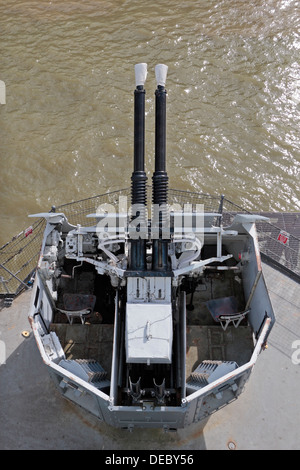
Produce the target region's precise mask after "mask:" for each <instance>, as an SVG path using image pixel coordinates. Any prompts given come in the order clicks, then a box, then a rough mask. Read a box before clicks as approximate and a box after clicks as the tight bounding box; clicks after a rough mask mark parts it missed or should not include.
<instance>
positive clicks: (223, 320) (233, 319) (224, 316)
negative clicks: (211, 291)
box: [206, 297, 250, 331]
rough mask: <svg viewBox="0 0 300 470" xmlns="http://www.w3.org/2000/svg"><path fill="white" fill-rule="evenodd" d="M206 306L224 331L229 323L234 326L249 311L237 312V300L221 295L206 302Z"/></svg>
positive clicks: (237, 324) (236, 325)
mask: <svg viewBox="0 0 300 470" xmlns="http://www.w3.org/2000/svg"><path fill="white" fill-rule="evenodd" d="M206 305H207V308H208V310H209V312H210V314H211V316H212V317H213V319H214V320H215V321H216V322H219V323H220V324H221V326H222V328H223V330H224V331H225V330H226V328H227V327H228V325H230V324H231V323H232V324H233V326H234V327H235V328H237V327H238V326H239V324H240V323H241V321H242V320H243V319H244V318H245V317H246V315H247V314H248V313H249V312H250V309H247V310H244V311H242V312H238V302H237V299H236V298H235V297H222V298H220V299H212V300H209V301H208V302H206Z"/></svg>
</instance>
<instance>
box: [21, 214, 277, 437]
mask: <svg viewBox="0 0 300 470" xmlns="http://www.w3.org/2000/svg"><path fill="white" fill-rule="evenodd" d="M57 217H60V216H57ZM243 217H244V216H243ZM56 222H57V221H56ZM64 223H65V224H66V227H67V229H68V230H67V231H66V232H65V234H64V236H63V238H64V240H66V235H67V233H68V231H69V230H72V229H74V228H73V227H70V226H68V225H67V222H66V221H65V222H64ZM58 226H59V227H60V226H61V224H58V225H57V223H55V224H53V218H52V220H48V224H47V227H46V231H45V238H44V242H43V246H42V253H41V257H40V261H39V264H38V268H37V272H36V277H35V282H34V286H33V291H32V302H31V308H30V312H29V320H30V323H31V326H32V329H33V333H34V336H35V339H36V342H37V345H38V348H39V350H40V354H41V356H42V359H43V361H44V362H45V364H46V365H47V367H48V369H49V372H50V374H51V376H52V377H53V380H54V382H55V383H56V385H57V388H58V390H59V391H60V392H61V394H62V395H63V397H65V398H67V399H68V400H71V401H72V402H74V403H76V404H77V405H79V406H80V407H82V408H84V409H85V410H87V411H88V412H90V413H92V414H93V415H95V416H96V417H97V418H98V419H99V420H100V421H104V422H106V423H107V424H109V425H111V426H114V427H118V428H128V429H132V428H134V427H143V428H163V429H165V430H174V429H179V428H183V427H185V426H189V425H190V424H192V423H197V422H198V421H200V420H202V419H204V418H207V417H208V416H209V415H211V414H212V413H214V412H215V411H217V410H219V409H220V408H222V407H224V406H225V405H227V404H228V403H231V402H232V401H234V400H235V399H236V398H237V397H238V396H239V395H240V394H241V393H242V391H243V389H244V386H245V383H246V382H247V380H248V379H249V376H250V374H251V372H252V369H253V366H254V365H255V363H256V360H257V358H258V356H259V354H260V352H261V350H262V349H264V347H265V344H266V340H267V337H268V335H269V333H270V330H271V328H272V326H273V323H274V321H275V318H274V313H273V310H272V306H271V303H270V300H269V296H268V292H267V289H266V286H265V282H264V279H263V275H262V271H261V262H260V255H259V250H258V245H257V238H256V232H255V224H254V221H253V217H252V218H251V217H248V218H247V217H246V218H243V220H239V219H238V218H237V219H236V221H235V222H234V223H233V224H232V225H231V226H230V227H229V229H230V230H229V229H228V233H229V232H232V229H233V228H234V229H235V231H236V235H235V236H234V237H235V238H234V242H233V241H232V236H231V235H228V236H227V235H226V230H224V231H223V235H222V237H223V238H222V246H223V247H224V246H228V247H229V246H230V248H231V254H233V255H234V257H236V260H235V262H234V265H235V266H238V268H237V270H236V271H234V272H235V274H234V275H231V274H230V273H231V268H232V266H228V265H227V266H226V263H224V262H221V263H215V262H213V266H209V265H208V266H207V268H206V269H205V270H201V272H199V273H198V277H199V280H200V279H201V282H202V284H200V286H201V289H200V290H199V291H197V290H196V291H195V292H194V300H193V303H194V305H193V309H191V310H190V311H188V310H187V309H186V307H187V306H189V301H188V298H189V296H190V295H191V294H190V293H189V292H188V293H187V292H182V296H183V299H184V302H183V304H184V305H183V307H180V308H181V309H182V308H183V310H182V312H183V316H184V321H183V323H182V322H181V323H180V325H181V327H182V328H183V334H182V336H183V339H182V341H183V344H184V343H185V348H184V350H185V352H186V353H185V354H182V351H183V349H182V347H178V345H179V344H182V343H181V340H180V339H179V340H178V341H176V342H174V344H173V353H172V360H174V357H175V356H176V355H177V356H178V355H179V356H180V357H178V358H177V360H176V364H177V368H178V369H179V368H180V367H181V369H185V383H184V386H183V384H182V385H181V387H178V390H177V391H176V393H177V403H176V404H175V406H174V404H173V403H171V404H168V402H167V401H165V402H164V403H161V404H160V403H159V402H158V401H157V400H155V397H154V398H153V399H151V396H150V394H149V393H148V396H146V397H145V398H144V397H143V396H141V397H139V399H138V400H136V402H134V400H131V403H129V404H124V400H123V401H122V399H120V394H121V393H123V395H124V383H125V382H126V381H127V382H126V384H125V385H126V386H127V389H126V390H127V393H128V396H129V397H130V395H129V385H128V374H127V376H126V374H124V376H123V377H121V376H120V370H121V368H120V359H119V358H120V357H122V354H121V350H124V348H125V346H124V331H123V330H124V324H123V322H122V321H121V320H120V312H119V309H118V308H116V305H117V304H118V296H119V295H120V293H118V291H116V294H115V298H114V304H115V305H114V319H113V321H112V322H111V323H110V324H105V323H103V322H102V323H100V324H99V323H98V324H97V323H96V324H93V322H92V320H91V321H87V322H85V323H84V324H82V323H81V321H80V320H79V319H77V320H75V321H74V322H72V324H70V322H68V320H67V318H65V319H64V320H63V321H62V322H61V317H59V318H60V321H59V322H58V321H57V319H56V320H55V315H56V313H57V301H58V299H57V291H55V290H53V285H55V284H56V281H57V280H56V281H55V280H53V276H52V277H51V276H50V280H49V279H48V280H47V279H46V277H47V276H45V259H46V258H47V256H46V257H45V253H46V254H48V253H49V247H47V240H48V241H49V233H50V234H51V232H52V231H53V230H56V229H57V227H58ZM88 230H89V232H90V231H91V229H90V228H89V229H88ZM210 230H211V228H209V230H208V231H210ZM83 231H84V228H81V232H83ZM50 238H51V237H50ZM245 242H247V246H246V245H245ZM207 244H208V246H210V248H211V247H212V246H214V243H212V241H211V240H210V237H208V241H207ZM245 246H246V250H245V251H246V252H247V259H245V260H244V261H243V262H242V263H241V261H240V259H239V257H240V255H239V253H240V252H241V250H240V249H241V247H244V248H245ZM64 253H65V252H64ZM58 258H59V256H58ZM62 259H64V257H61V258H60V260H61V261H60V263H63V262H65V261H66V260H65V259H64V261H62ZM74 263H75V265H76V266H78V265H79V260H76V262H75V261H74ZM227 263H228V262H227ZM46 264H47V263H46ZM224 264H225V265H224ZM49 266H50V264H49V263H48V265H47V268H46V269H49ZM86 267H87V263H86ZM222 271H223V273H225V275H224V274H222V275H221V277H220V272H222ZM51 272H52V271H51ZM87 272H90V266H88V270H87ZM184 275H185V274H183V275H182V276H184ZM101 276H102V277H103V275H100V277H101ZM222 276H223V277H222ZM103 278H104V277H103ZM227 278H228V279H227ZM237 280H238V282H237ZM127 282H128V281H127ZM232 283H234V287H233V290H235V291H236V290H237V286H239V288H240V289H241V295H243V297H244V302H245V301H246V300H245V299H248V303H249V308H250V315H248V317H247V319H245V320H244V321H243V324H241V325H238V326H237V327H236V326H235V325H234V324H231V325H229V326H228V327H226V328H225V329H224V328H223V327H222V326H221V324H220V323H218V322H216V321H214V320H213V319H211V320H209V321H208V324H201V318H202V317H203V318H206V319H207V318H208V316H207V312H206V316H205V315H204V313H203V312H204V307H203V303H204V302H203V301H204V300H205V299H206V298H210V296H211V294H209V293H208V289H206V290H205V289H204V287H205V286H206V285H208V284H209V285H211V286H212V287H211V289H212V292H214V294H213V297H214V296H215V295H217V293H219V295H220V294H222V295H224V293H226V292H227V290H228V286H229V285H230V284H232ZM124 289H126V285H125V287H124ZM231 293H232V291H230V292H228V294H231ZM236 294H237V292H236ZM101 295H102V293H101ZM226 295H227V294H226ZM203 296H207V297H203ZM179 310H180V309H179ZM203 321H204V323H205V322H206V320H203ZM202 323H203V322H202ZM182 328H181V329H182ZM96 331H98V333H97V334H98V335H99V337H97V334H96ZM122 331H123V333H122ZM174 331H175V330H174ZM181 333H182V332H181ZM173 336H174V337H175V334H174V335H173ZM105 337H106V338H109V340H107V342H106V343H105V341H104V340H103V338H105ZM122 337H123V343H122V340H120V339H121V338H122ZM91 338H93V341H94V342H92V339H91ZM100 338H102V339H100ZM99 345H101V347H102V349H101V348H100V346H99ZM245 345H246V346H245ZM88 347H89V350H93V351H94V354H96V356H97V354H98V357H97V360H98V361H99V362H100V363H103V361H104V358H105V361H106V369H108V370H109V371H108V376H107V377H106V382H105V383H103V384H102V385H100V388H97V387H95V386H94V385H93V383H92V382H88V380H84V379H83V378H81V377H80V376H78V375H76V373H74V371H72V370H66V368H65V367H62V366H61V365H60V364H61V361H64V360H74V359H78V357H79V358H84V357H87V356H86V355H88V354H89V353H87V351H88V349H87V348H88ZM95 348H98V349H97V353H96V352H95ZM99 348H100V349H99ZM99 354H100V356H102V357H99ZM123 355H124V351H123ZM96 356H95V357H96ZM203 359H207V360H208V361H211V362H212V363H215V362H218V361H219V362H220V363H221V364H227V363H231V362H232V361H235V363H236V368H234V370H230V372H228V373H226V370H225V373H224V372H223V374H221V375H220V376H219V377H217V378H216V379H215V380H212V381H211V382H209V383H206V384H205V383H196V384H195V383H193V381H191V380H190V379H189V377H190V376H191V374H192V373H193V371H195V369H196V368H197V366H198V365H199V363H200V364H201V361H203ZM101 361H102V362H101ZM105 361H104V362H105ZM123 363H124V364H125V361H124V358H123ZM178 364H179V365H178ZM145 368H146V366H145ZM124 381H125V382H124ZM153 395H154V394H153V392H152V396H153ZM178 395H179V398H178Z"/></svg>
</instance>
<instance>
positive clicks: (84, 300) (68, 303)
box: [57, 294, 96, 325]
mask: <svg viewBox="0 0 300 470" xmlns="http://www.w3.org/2000/svg"><path fill="white" fill-rule="evenodd" d="M63 300H64V309H60V308H58V309H57V310H58V311H59V312H61V313H64V314H65V315H66V317H67V318H68V321H69V323H70V325H72V324H73V320H74V318H80V320H81V323H82V324H83V325H84V323H85V320H86V316H87V315H89V314H90V313H92V312H93V310H94V307H95V303H96V296H95V295H90V294H64V296H63Z"/></svg>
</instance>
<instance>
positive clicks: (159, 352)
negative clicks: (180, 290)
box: [125, 303, 173, 364]
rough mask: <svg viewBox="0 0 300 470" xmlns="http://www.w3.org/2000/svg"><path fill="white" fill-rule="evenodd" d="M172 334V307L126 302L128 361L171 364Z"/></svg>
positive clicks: (169, 305) (168, 305)
mask: <svg viewBox="0 0 300 470" xmlns="http://www.w3.org/2000/svg"><path fill="white" fill-rule="evenodd" d="M172 331H173V328H172V307H171V304H157V303H156V304H150V303H140V304H138V303H133V304H130V303H127V305H126V332H125V341H126V360H127V362H129V363H131V362H135V363H146V364H147V363H148V364H150V363H157V364H158V363H159V364H170V363H171V362H172V337H173V334H172Z"/></svg>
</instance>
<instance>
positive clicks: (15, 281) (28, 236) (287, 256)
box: [0, 187, 300, 306]
mask: <svg viewBox="0 0 300 470" xmlns="http://www.w3.org/2000/svg"><path fill="white" fill-rule="evenodd" d="M147 189H148V198H147V199H148V201H151V187H148V188H147ZM120 197H123V198H127V199H126V200H127V201H128V206H130V188H125V189H120V190H117V191H112V192H108V193H105V194H100V195H96V196H93V197H89V198H85V199H81V200H78V201H74V202H70V203H66V204H62V205H60V206H57V207H56V208H55V207H52V209H51V211H59V212H63V213H64V214H65V215H66V216H67V218H68V220H69V222H70V223H71V224H74V225H77V224H81V225H83V226H88V225H93V224H94V223H95V221H94V220H93V219H91V218H90V219H89V218H87V217H86V215H87V214H90V213H93V212H95V211H97V208H98V207H99V206H100V205H101V204H110V205H112V206H114V207H116V206H117V204H119V203H120ZM123 202H124V199H123ZM168 203H169V205H175V204H176V205H180V206H181V207H182V208H183V207H184V205H185V204H188V205H189V207H191V208H192V210H196V208H199V206H198V207H197V205H203V210H204V212H215V213H220V214H222V218H220V217H217V218H216V220H215V221H214V224H215V225H219V224H220V223H222V224H223V226H224V227H226V226H229V225H230V224H231V222H232V220H233V218H234V216H235V215H236V214H238V213H248V214H250V213H253V212H249V211H247V210H246V209H244V208H243V207H241V206H238V205H237V204H235V203H233V202H231V201H229V200H228V199H227V198H226V197H224V196H223V195H222V196H213V195H210V194H204V193H194V192H189V191H183V190H177V189H169V191H168ZM259 214H261V215H267V216H269V217H270V218H271V219H274V217H275V218H277V219H278V221H279V222H280V219H282V220H281V227H280V226H277V225H275V224H274V223H273V222H272V221H271V220H270V221H269V222H266V221H257V223H256V227H257V233H258V241H259V245H260V250H261V254H262V258H263V260H266V261H267V262H270V263H272V264H273V265H274V266H275V267H276V268H279V269H282V270H284V271H285V272H286V273H287V274H289V275H291V276H293V277H294V278H295V279H296V280H297V281H300V238H299V237H298V236H297V235H298V233H297V235H295V234H294V233H288V232H287V230H286V229H285V226H284V225H285V224H284V216H285V214H284V213H279V214H277V213H266V212H261V211H260V212H259ZM287 215H289V216H291V217H294V219H297V221H299V220H300V214H299V213H295V214H287ZM277 216H278V217H277ZM221 219H222V221H221ZM290 225H291V224H290ZM44 229H45V220H44V219H38V220H37V221H36V222H34V223H33V224H32V225H31V226H29V227H28V228H27V229H25V230H23V231H22V232H20V233H19V234H18V235H16V236H14V237H13V238H12V239H11V240H10V241H9V242H7V243H5V244H4V245H3V246H2V247H0V297H1V298H3V299H4V305H5V306H7V305H10V303H11V302H12V300H13V299H14V298H15V297H16V296H17V295H18V294H19V293H20V292H22V291H23V290H24V289H27V288H30V286H31V285H32V278H33V276H34V272H35V268H36V265H37V261H38V257H39V253H40V248H41V243H42V238H43V233H44ZM298 229H300V224H299V227H297V230H298ZM298 232H300V230H298Z"/></svg>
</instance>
